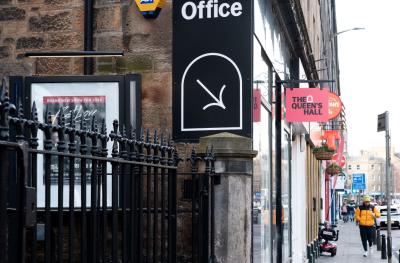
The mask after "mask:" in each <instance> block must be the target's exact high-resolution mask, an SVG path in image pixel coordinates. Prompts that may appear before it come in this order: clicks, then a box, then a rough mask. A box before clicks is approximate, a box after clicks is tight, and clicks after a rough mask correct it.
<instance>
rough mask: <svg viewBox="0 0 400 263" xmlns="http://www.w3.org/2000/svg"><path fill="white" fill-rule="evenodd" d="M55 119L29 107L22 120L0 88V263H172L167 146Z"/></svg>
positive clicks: (173, 160)
mask: <svg viewBox="0 0 400 263" xmlns="http://www.w3.org/2000/svg"><path fill="white" fill-rule="evenodd" d="M60 112H61V113H60V114H59V115H58V116H56V117H55V116H54V115H52V114H51V113H50V112H46V114H45V118H44V122H39V121H38V111H37V108H36V105H35V103H33V106H32V109H31V114H30V116H29V118H26V117H25V116H24V109H23V107H22V104H21V103H20V104H19V105H18V108H17V109H16V107H15V106H14V105H12V104H11V103H10V100H9V97H8V91H7V89H6V85H5V82H4V81H3V83H2V86H1V87H0V167H1V168H0V169H1V170H0V225H1V227H0V262H46V263H49V262H142V263H144V262H146V263H148V262H176V218H177V215H176V213H177V212H176V210H177V209H176V191H177V187H176V185H177V165H178V162H179V157H178V154H177V151H176V150H175V147H174V145H173V142H172V141H171V140H169V139H166V138H165V137H164V136H163V135H161V138H160V139H159V137H158V134H157V132H154V135H153V136H150V133H149V130H147V132H146V134H144V132H143V130H141V131H140V132H138V134H136V133H135V131H133V130H132V131H130V132H129V135H128V134H127V131H126V129H125V128H124V127H120V125H119V123H118V121H116V120H115V121H114V122H113V129H112V131H111V133H109V134H107V131H106V124H105V121H104V120H101V122H100V124H99V125H98V124H97V120H96V119H95V118H93V119H91V120H90V123H88V121H87V120H85V118H83V117H82V116H81V117H80V118H79V116H73V114H72V112H71V113H69V118H66V117H65V116H66V113H64V112H62V109H61V111H60ZM77 119H80V121H78V122H76V120H77ZM78 126H79V127H78ZM88 126H90V128H88ZM40 132H42V133H43V138H42V139H41V138H40V136H41V134H40ZM151 137H152V139H151ZM109 141H111V143H112V149H111V156H109V148H108V147H107V144H108V142H109ZM41 143H42V145H40V144H41ZM40 156H41V157H40ZM39 157H40V158H39ZM13 159H15V160H16V163H17V165H16V169H14V168H13V167H12V166H13V165H12V163H13ZM39 159H40V160H43V162H42V163H38V160H39ZM39 166H42V167H43V169H38V168H39ZM14 171H16V176H15V180H14V181H13V180H10V179H9V178H13V172H14ZM38 171H39V172H40V171H43V174H38ZM38 176H42V177H43V178H44V180H43V184H44V192H38V193H36V189H37V187H38V185H37V179H38ZM77 178H79V180H76V179H77ZM78 184H79V185H78ZM11 186H15V188H16V189H17V191H16V192H15V193H11V192H9V191H8V189H9V188H10V187H11ZM78 189H79V190H80V191H78ZM53 190H55V191H56V194H54V192H53ZM10 195H14V197H15V200H16V203H15V205H13V204H10V203H9V200H10V198H9V196H10ZM38 196H43V197H44V200H45V201H44V206H43V207H36V206H37V197H38ZM11 199H12V198H11ZM79 199H80V200H79ZM14 220H16V221H14ZM42 228H43V229H44V234H43V236H41V235H42V234H40V233H41V230H42ZM14 230H15V231H14ZM42 232H43V231H42ZM13 233H17V234H16V238H13V237H11V236H14V234H13Z"/></svg>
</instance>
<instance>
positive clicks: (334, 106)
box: [328, 92, 343, 120]
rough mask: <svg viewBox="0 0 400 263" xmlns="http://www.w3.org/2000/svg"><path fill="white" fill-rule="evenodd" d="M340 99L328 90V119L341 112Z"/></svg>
mask: <svg viewBox="0 0 400 263" xmlns="http://www.w3.org/2000/svg"><path fill="white" fill-rule="evenodd" d="M342 105H343V104H342V100H341V99H340V98H339V96H338V95H336V94H335V93H333V92H329V109H328V112H329V119H330V120H332V119H334V118H336V117H337V116H339V114H340V112H342Z"/></svg>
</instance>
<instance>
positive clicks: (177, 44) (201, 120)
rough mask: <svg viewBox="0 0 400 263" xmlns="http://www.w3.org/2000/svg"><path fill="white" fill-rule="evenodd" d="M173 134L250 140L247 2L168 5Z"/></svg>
mask: <svg viewBox="0 0 400 263" xmlns="http://www.w3.org/2000/svg"><path fill="white" fill-rule="evenodd" d="M173 10H174V28H173V29H174V31H173V80H174V86H173V134H174V139H175V140H176V141H197V140H198V139H199V137H201V136H206V135H210V134H215V133H218V132H223V131H228V132H232V133H236V134H239V135H242V136H247V137H251V114H252V108H251V103H252V97H251V96H252V95H251V93H252V56H253V54H252V52H253V51H252V50H253V48H252V47H253V41H252V40H253V28H252V20H253V19H252V1H251V0H219V1H215V0H207V1H189V0H179V1H173Z"/></svg>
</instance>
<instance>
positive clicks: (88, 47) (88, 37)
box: [84, 0, 93, 75]
mask: <svg viewBox="0 0 400 263" xmlns="http://www.w3.org/2000/svg"><path fill="white" fill-rule="evenodd" d="M84 16H85V18H84V19H85V28H84V50H85V51H92V50H93V0H85V14H84ZM84 74H85V75H93V58H90V57H85V58H84Z"/></svg>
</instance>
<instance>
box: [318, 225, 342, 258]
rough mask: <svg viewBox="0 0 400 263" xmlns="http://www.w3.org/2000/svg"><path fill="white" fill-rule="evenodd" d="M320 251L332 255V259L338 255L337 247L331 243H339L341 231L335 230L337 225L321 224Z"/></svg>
mask: <svg viewBox="0 0 400 263" xmlns="http://www.w3.org/2000/svg"><path fill="white" fill-rule="evenodd" d="M319 225H320V228H319V234H318V239H319V251H320V253H321V254H322V252H327V253H330V254H331V256H332V257H334V256H335V255H336V251H337V245H336V244H335V243H334V242H331V241H338V239H339V230H335V228H336V227H337V226H336V225H331V224H329V223H328V222H325V223H323V224H319Z"/></svg>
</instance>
